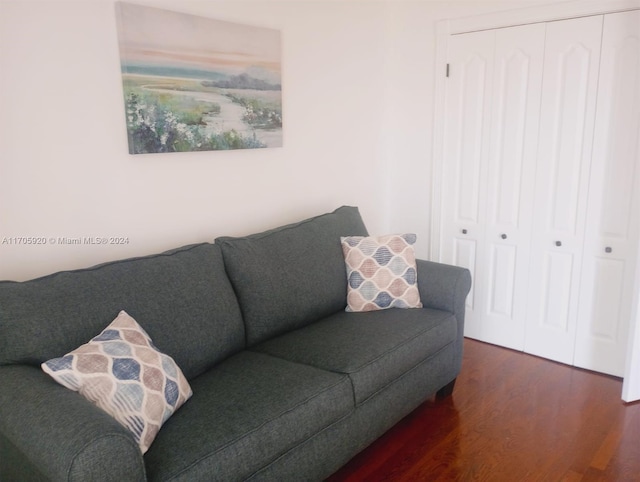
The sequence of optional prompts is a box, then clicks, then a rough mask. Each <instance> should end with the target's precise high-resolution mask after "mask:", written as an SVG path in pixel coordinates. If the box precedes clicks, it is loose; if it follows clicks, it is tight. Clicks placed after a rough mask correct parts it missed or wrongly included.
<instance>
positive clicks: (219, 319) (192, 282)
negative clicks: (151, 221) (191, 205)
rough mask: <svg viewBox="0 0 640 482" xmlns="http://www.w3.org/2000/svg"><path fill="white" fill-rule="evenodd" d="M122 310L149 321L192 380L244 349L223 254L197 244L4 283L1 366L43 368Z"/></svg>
mask: <svg viewBox="0 0 640 482" xmlns="http://www.w3.org/2000/svg"><path fill="white" fill-rule="evenodd" d="M122 309H124V310H126V311H127V312H128V313H129V314H130V315H131V316H132V317H133V318H135V319H138V320H144V327H145V330H146V331H147V333H148V334H149V336H151V338H152V339H153V340H154V343H155V344H156V346H157V347H158V349H159V350H160V351H162V352H163V353H166V354H167V355H169V356H171V357H172V358H173V359H174V360H175V361H176V363H177V364H178V366H180V368H182V371H183V372H184V374H185V376H186V377H187V378H192V377H194V376H196V375H198V374H200V373H202V372H203V371H205V370H206V369H207V368H209V367H210V366H212V365H213V364H215V363H216V362H218V361H220V360H222V359H223V358H225V357H227V356H229V355H231V354H233V353H235V352H237V351H239V350H241V349H242V348H243V347H244V325H243V322H242V317H241V314H240V308H239V307H238V302H237V299H236V297H235V294H234V292H233V288H232V287H231V284H230V283H229V279H228V278H227V276H226V273H225V270H224V264H223V261H222V255H221V253H220V248H219V247H218V246H215V245H213V244H198V245H192V246H185V247H182V248H178V249H175V250H171V251H167V252H165V253H161V254H156V255H152V256H146V257H141V258H132V259H125V260H121V261H115V262H111V263H105V264H102V265H98V266H95V267H93V268H87V269H81V270H76V271H64V272H60V273H55V274H52V275H49V276H45V277H43V278H38V279H35V280H31V281H25V282H15V281H0V365H5V364H13V363H27V364H31V365H34V366H39V365H40V364H41V363H42V362H44V361H46V360H49V359H51V358H55V357H59V356H61V355H62V354H64V353H68V352H69V351H71V350H73V349H74V348H76V347H77V346H79V345H81V344H82V343H85V342H86V341H87V340H89V339H90V338H91V337H93V336H95V334H96V333H99V332H100V331H101V330H102V329H103V328H104V327H105V326H107V325H108V324H109V323H111V321H113V319H114V318H115V316H116V315H117V314H118V312H119V311H120V310H122Z"/></svg>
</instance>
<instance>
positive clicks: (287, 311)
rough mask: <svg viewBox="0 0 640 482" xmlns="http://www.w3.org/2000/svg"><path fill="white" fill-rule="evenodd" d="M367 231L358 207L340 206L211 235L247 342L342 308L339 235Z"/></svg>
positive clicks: (344, 288)
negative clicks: (254, 229) (272, 225)
mask: <svg viewBox="0 0 640 482" xmlns="http://www.w3.org/2000/svg"><path fill="white" fill-rule="evenodd" d="M366 235H367V230H366V228H365V225H364V223H363V221H362V218H361V217H360V213H359V211H358V208H355V207H349V206H343V207H341V208H338V209H336V210H335V211H334V212H332V213H328V214H323V215H320V216H316V217H314V218H310V219H307V220H304V221H301V222H299V223H295V224H289V225H287V226H283V227H280V228H277V229H273V230H270V231H266V232H263V233H259V234H253V235H251V236H245V237H236V238H232V237H222V238H218V239H216V244H218V245H220V247H221V248H222V253H223V255H224V262H225V266H226V268H227V274H228V275H229V278H230V279H231V282H232V284H233V287H234V289H235V290H236V295H237V296H238V298H239V300H240V307H241V309H242V314H243V317H244V321H245V329H246V333H247V344H248V345H253V344H255V343H258V342H260V341H263V340H265V339H268V338H270V337H272V336H274V335H277V334H280V333H284V332H286V331H290V330H292V329H295V328H299V327H302V326H304V325H307V324H309V323H311V322H314V321H317V320H318V319H320V318H323V317H325V316H328V315H330V314H333V313H335V312H337V311H340V310H344V309H345V306H346V304H347V275H346V269H345V264H344V256H343V254H342V248H341V245H340V237H341V236H366Z"/></svg>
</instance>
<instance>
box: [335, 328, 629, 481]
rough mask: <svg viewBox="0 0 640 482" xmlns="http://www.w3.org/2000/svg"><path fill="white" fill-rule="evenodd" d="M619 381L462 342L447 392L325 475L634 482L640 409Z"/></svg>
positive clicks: (372, 478) (341, 478)
mask: <svg viewBox="0 0 640 482" xmlns="http://www.w3.org/2000/svg"><path fill="white" fill-rule="evenodd" d="M621 389H622V383H621V380H620V379H618V378H614V377H610V376H607V375H601V374H597V373H593V372H589V371H586V370H581V369H578V368H574V367H569V366H566V365H562V364H559V363H555V362H552V361H549V360H544V359H542V358H537V357H534V356H531V355H526V354H523V353H521V352H516V351H512V350H508V349H506V348H501V347H497V346H493V345H488V344H485V343H481V342H478V341H474V340H469V339H467V340H465V352H464V359H463V366H462V372H461V374H460V376H459V377H458V381H457V383H456V386H455V389H454V392H453V395H452V396H450V397H447V398H444V399H442V400H436V399H435V397H434V398H433V399H431V400H428V401H426V402H425V403H424V404H422V405H421V406H420V407H418V408H417V409H416V410H415V411H414V412H413V413H411V414H410V415H408V416H407V417H406V418H405V419H403V420H402V421H401V422H400V423H398V424H397V425H396V426H395V427H393V428H392V429H391V430H389V432H387V433H386V434H385V435H384V436H383V437H381V438H380V439H379V440H377V441H376V442H375V443H374V444H373V445H371V446H370V447H369V448H367V449H366V450H365V451H363V452H362V453H361V454H359V455H357V456H356V457H354V458H353V459H352V460H351V461H350V462H349V463H348V464H347V465H346V466H345V467H343V468H342V469H341V470H340V471H338V472H337V473H336V474H334V475H333V476H331V477H330V478H329V479H328V481H329V482H344V481H349V482H356V481H357V482H360V481H371V482H376V481H387V480H388V481H456V480H457V481H468V480H479V481H527V482H528V481H544V482H547V481H564V482H577V481H582V482H586V481H589V480H602V481H607V482H612V481H640V403H635V404H627V405H625V404H624V403H623V402H622V401H621V400H620V393H621Z"/></svg>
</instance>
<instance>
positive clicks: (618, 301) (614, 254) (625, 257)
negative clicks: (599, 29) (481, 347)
mask: <svg viewBox="0 0 640 482" xmlns="http://www.w3.org/2000/svg"><path fill="white" fill-rule="evenodd" d="M593 146H594V147H593V157H592V165H591V182H590V189H589V203H588V218H587V231H586V236H585V244H584V262H583V270H582V287H581V293H580V302H579V310H578V324H577V334H576V350H575V356H574V364H575V365H577V366H579V367H583V368H588V369H591V370H597V371H600V372H604V373H609V374H611V375H616V376H623V374H624V368H625V355H626V353H627V333H628V329H629V320H630V319H631V311H632V301H633V289H634V272H635V266H636V256H637V248H638V222H639V218H640V212H639V208H638V207H639V206H640V199H639V198H640V181H639V176H640V172H639V171H640V167H639V165H640V11H634V12H623V13H616V14H609V15H606V16H605V18H604V27H603V33H602V50H601V61H600V78H599V81H598V103H597V116H596V125H595V133H594V144H593Z"/></svg>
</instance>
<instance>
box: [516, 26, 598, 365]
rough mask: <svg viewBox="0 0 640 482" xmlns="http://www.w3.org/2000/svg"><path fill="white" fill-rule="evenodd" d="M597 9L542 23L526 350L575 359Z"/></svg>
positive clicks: (563, 359) (594, 85)
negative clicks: (543, 37)
mask: <svg viewBox="0 0 640 482" xmlns="http://www.w3.org/2000/svg"><path fill="white" fill-rule="evenodd" d="M601 31H602V16H597V17H586V18H580V19H572V20H565V21H560V22H551V23H548V24H547V31H546V40H545V54H544V56H545V57H544V76H543V82H542V100H541V112H540V130H539V146H538V154H537V173H536V180H535V183H536V189H535V200H536V206H535V209H534V216H533V225H532V227H533V231H532V238H531V239H532V245H531V270H530V289H529V301H528V308H527V327H526V341H525V351H527V352H529V353H533V354H535V355H540V356H543V357H546V358H550V359H553V360H558V361H561V362H564V363H571V362H572V361H573V353H574V344H575V335H576V322H577V311H578V296H579V292H580V268H581V262H582V246H583V241H584V239H583V236H584V224H585V216H586V208H587V194H588V182H589V167H590V160H591V146H592V139H593V127H594V119H595V106H596V102H595V101H596V89H597V80H598V69H599V58H600V38H601Z"/></svg>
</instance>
